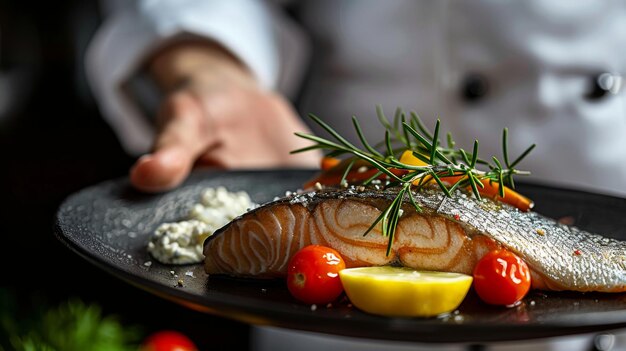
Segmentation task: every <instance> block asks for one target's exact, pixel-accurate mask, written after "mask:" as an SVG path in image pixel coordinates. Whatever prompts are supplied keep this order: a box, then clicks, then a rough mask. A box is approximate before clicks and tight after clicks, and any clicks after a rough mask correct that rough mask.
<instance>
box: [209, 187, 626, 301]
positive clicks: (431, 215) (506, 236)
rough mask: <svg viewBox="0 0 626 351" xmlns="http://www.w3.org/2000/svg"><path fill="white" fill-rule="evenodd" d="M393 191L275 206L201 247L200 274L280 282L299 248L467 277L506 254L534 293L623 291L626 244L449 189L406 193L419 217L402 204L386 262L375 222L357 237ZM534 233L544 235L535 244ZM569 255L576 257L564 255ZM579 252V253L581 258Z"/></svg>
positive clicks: (296, 199)
mask: <svg viewBox="0 0 626 351" xmlns="http://www.w3.org/2000/svg"><path fill="white" fill-rule="evenodd" d="M396 195H397V189H393V188H392V189H385V190H377V189H375V188H371V187H368V188H366V189H365V190H364V191H356V188H355V187H349V188H347V189H326V190H321V191H311V192H306V193H300V194H293V195H292V196H289V197H285V198H282V199H278V200H275V201H273V202H270V203H268V204H266V205H264V206H261V207H259V208H256V209H254V210H252V211H250V212H248V213H246V214H244V215H242V216H240V217H238V218H237V219H235V220H234V221H232V222H231V223H229V224H228V225H226V226H225V227H223V228H221V229H220V230H218V231H217V232H216V233H215V234H214V235H213V236H211V237H210V238H208V239H207V241H206V242H205V247H204V255H205V256H206V259H205V270H206V272H207V273H209V274H228V275H233V276H240V277H255V278H274V277H284V276H285V274H286V269H287V262H288V261H289V259H290V258H291V256H292V255H293V254H294V253H295V252H296V251H298V250H299V249H300V248H302V247H304V246H306V245H309V244H319V245H325V246H329V247H332V248H334V249H335V250H337V251H338V252H339V253H340V254H341V255H342V256H343V258H344V260H345V262H346V266H347V267H359V266H379V265H390V264H392V265H402V266H406V267H411V268H414V269H419V270H437V271H448V272H459V273H465V274H472V271H473V268H474V266H475V264H476V262H477V261H478V260H479V259H480V258H481V257H482V256H483V255H484V254H485V253H487V252H488V251H491V250H493V249H497V248H506V249H507V250H510V251H512V252H514V253H515V254H517V255H519V256H520V257H521V258H522V259H523V260H524V261H526V263H527V264H528V266H529V268H530V270H531V274H532V286H533V288H536V289H546V290H572V291H601V292H622V291H626V242H622V241H618V240H615V239H611V238H605V237H602V236H600V235H597V234H591V233H588V232H586V231H583V230H580V229H577V228H575V227H570V226H566V225H563V224H559V223H558V222H556V221H555V220H552V219H549V218H546V217H544V216H542V215H540V214H538V213H535V212H532V211H531V212H522V211H520V210H518V209H517V208H514V207H512V206H509V205H508V204H504V203H501V202H498V201H493V200H491V199H487V198H483V199H481V200H478V199H476V198H475V197H473V196H471V194H469V193H467V192H465V191H464V190H456V191H455V192H454V194H453V196H452V197H447V196H446V195H445V194H444V193H443V192H442V191H440V190H439V189H434V188H432V189H430V188H429V189H422V190H421V191H420V192H417V193H414V194H413V197H414V199H415V201H416V202H417V203H418V204H419V206H420V207H421V208H422V211H421V212H417V211H416V210H415V207H414V206H412V205H411V204H409V203H408V201H406V202H405V203H404V204H403V205H402V214H401V215H400V217H399V222H398V224H397V231H396V233H395V239H394V241H393V243H392V247H391V251H390V253H389V255H387V254H386V251H387V241H388V238H386V237H383V236H382V235H381V225H380V223H379V224H378V225H377V226H376V227H375V228H374V229H373V230H372V231H371V232H370V233H369V234H367V235H366V236H363V233H364V232H366V230H367V228H369V226H370V225H371V223H373V222H374V221H375V220H376V218H378V216H379V215H380V213H381V211H382V210H384V209H386V208H387V207H388V206H389V204H390V203H391V201H393V199H394V198H395V196H396ZM537 228H542V229H543V230H544V235H537ZM572 253H574V254H572ZM582 253H584V254H582Z"/></svg>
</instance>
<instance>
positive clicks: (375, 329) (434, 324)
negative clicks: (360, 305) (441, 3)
mask: <svg viewBox="0 0 626 351" xmlns="http://www.w3.org/2000/svg"><path fill="white" fill-rule="evenodd" d="M311 175H312V172H311V171H241V172H207V171H204V172H196V173H194V174H193V175H192V177H191V178H190V179H189V180H188V181H187V182H186V183H185V184H184V186H182V187H180V188H179V189H177V190H175V191H172V192H169V193H166V194H160V195H145V194H140V193H138V192H136V191H134V190H133V189H131V188H130V186H129V183H128V181H127V180H126V179H118V180H113V181H109V182H105V183H102V184H99V185H96V186H94V187H91V188H87V189H85V190H83V191H80V192H78V193H76V194H74V195H72V196H70V197H69V198H68V199H67V200H66V201H65V202H64V203H63V204H62V205H61V207H60V209H59V212H58V214H57V224H56V232H57V235H58V238H59V239H60V240H61V241H62V242H63V243H65V244H66V245H67V246H68V247H70V248H71V249H72V250H73V251H75V252H76V253H78V254H79V255H81V256H82V257H84V258H85V259H87V260H88V261H90V262H92V263H94V264H95V265H97V266H98V267H100V268H102V269H104V270H106V271H108V272H110V273H112V274H114V275H115V276H117V277H119V278H121V279H124V280H125V281H127V282H129V283H131V284H133V285H135V286H138V287H140V288H142V289H146V290H148V291H150V292H152V293H154V294H157V295H159V296H162V297H164V298H167V299H171V300H174V301H176V302H179V303H181V304H184V305H185V306H188V307H191V308H194V309H198V310H201V311H206V312H209V313H213V314H216V315H220V316H224V317H227V318H232V319H235V320H238V321H243V322H246V323H251V324H258V325H272V326H279V327H284V328H292V329H299V330H308V331H315V332H322V333H331V334H338V335H347V336H357V337H366V338H380V339H394V340H414V341H423V342H471V341H481V342H487V341H502V340H515V339H528V338H539V337H548V336H557V335H565V334H574V333H583V332H590V331H599V330H605V329H614V328H618V327H623V326H626V294H580V293H541V292H531V293H530V294H529V295H528V296H527V297H526V298H525V299H524V301H523V303H522V304H521V305H519V306H518V307H515V308H509V309H506V308H496V307H490V306H487V305H485V304H482V303H480V302H479V301H478V299H477V298H476V296H475V295H474V294H473V293H472V292H470V295H469V296H468V298H466V300H465V301H464V302H463V304H462V305H461V307H460V308H459V310H458V311H457V312H456V313H454V314H451V315H448V316H444V317H440V318H431V319H419V318H384V317H378V316H373V315H369V314H366V313H364V312H361V311H359V310H357V309H355V308H352V307H351V306H349V305H348V302H347V301H345V299H344V300H343V301H340V302H338V303H335V304H334V305H333V306H331V307H327V306H318V307H317V309H315V310H313V309H312V308H311V306H308V305H303V304H300V303H297V302H296V301H295V300H293V298H292V297H291V296H290V295H289V292H288V291H287V289H286V288H285V287H284V283H282V282H277V281H271V282H267V281H266V282H258V281H240V280H239V281H238V280H233V279H225V278H220V277H216V276H211V277H210V278H209V277H208V276H207V275H206V274H205V273H204V271H203V270H202V266H201V265H200V264H197V265H188V266H167V265H162V264H159V263H158V262H156V261H154V260H152V259H151V257H150V256H149V254H148V253H147V251H146V244H147V242H148V237H149V236H150V235H151V233H152V232H153V231H154V229H155V228H156V227H157V226H158V225H159V224H160V223H162V222H166V221H176V220H179V219H182V217H183V216H184V214H185V213H186V211H187V209H188V207H189V206H190V204H192V203H194V202H196V201H198V199H199V195H200V191H201V189H202V188H204V187H216V186H225V187H226V188H228V189H229V190H231V191H235V190H245V191H247V192H249V193H250V195H251V197H252V198H253V200H254V201H257V202H264V201H269V200H271V199H272V198H274V197H275V196H280V195H283V194H284V193H285V191H286V190H296V189H297V188H298V187H299V186H300V184H302V183H303V182H304V180H306V179H308V178H309V177H310V176H311ZM519 189H520V190H521V191H522V192H523V193H525V194H527V195H528V196H530V197H531V198H533V199H534V200H535V202H536V204H537V207H536V210H537V211H538V212H540V213H543V214H545V215H547V216H550V217H553V218H561V217H569V219H570V220H574V221H575V223H576V225H577V226H579V227H582V228H584V229H587V230H590V231H593V232H598V233H604V234H605V235H609V236H613V237H616V238H622V239H624V238H626V215H625V214H626V199H620V198H614V197H608V196H602V195H596V194H590V193H584V192H578V191H571V190H565V189H557V188H551V187H545V186H538V185H529V184H521V185H519ZM148 261H150V262H152V264H151V265H150V266H147V265H145V263H146V262H148ZM171 271H174V272H175V274H176V275H177V276H178V277H174V276H173V275H172V274H171ZM187 272H192V273H193V277H191V276H187V275H186V273H187ZM179 279H183V280H184V286H183V287H178V286H177V281H178V280H179Z"/></svg>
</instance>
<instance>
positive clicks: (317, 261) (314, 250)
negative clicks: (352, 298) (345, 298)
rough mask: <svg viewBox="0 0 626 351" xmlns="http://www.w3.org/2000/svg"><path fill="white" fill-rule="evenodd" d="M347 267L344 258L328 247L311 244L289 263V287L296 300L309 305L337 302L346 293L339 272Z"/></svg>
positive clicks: (297, 253)
mask: <svg viewBox="0 0 626 351" xmlns="http://www.w3.org/2000/svg"><path fill="white" fill-rule="evenodd" d="M344 268H346V264H345V263H344V261H343V258H341V255H340V254H339V253H338V252H337V251H335V250H333V249H331V248H328V247H325V246H320V245H309V246H306V247H304V248H302V249H300V251H298V252H296V254H295V255H293V257H292V258H291V260H290V261H289V266H288V268H287V287H288V288H289V292H291V295H293V297H295V298H296V299H298V300H300V301H302V302H305V303H310V304H325V303H328V302H331V301H334V300H335V299H337V297H339V295H341V293H342V292H343V286H342V285H341V280H340V279H339V271H341V270H342V269H344Z"/></svg>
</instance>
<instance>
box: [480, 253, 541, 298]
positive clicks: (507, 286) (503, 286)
mask: <svg viewBox="0 0 626 351" xmlns="http://www.w3.org/2000/svg"><path fill="white" fill-rule="evenodd" d="M474 289H475V290H476V293H478V296H479V297H480V298H481V299H482V300H483V301H485V302H486V303H488V304H492V305H504V306H509V305H513V304H515V303H517V302H518V301H520V300H521V299H522V298H524V296H526V293H528V290H529V289H530V271H529V270H528V266H527V265H526V262H524V261H522V259H521V258H519V257H518V256H517V255H515V254H513V253H512V252H509V251H506V250H494V251H491V252H489V253H488V254H486V255H485V256H484V257H483V258H481V259H480V261H478V264H477V265H476V267H475V268H474Z"/></svg>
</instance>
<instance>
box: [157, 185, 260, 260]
mask: <svg viewBox="0 0 626 351" xmlns="http://www.w3.org/2000/svg"><path fill="white" fill-rule="evenodd" d="M257 206H258V205H257V204H255V203H253V202H252V201H251V200H250V196H249V195H248V194H247V193H246V192H244V191H239V192H229V191H228V190H226V188H224V187H218V188H206V189H204V190H203V191H202V194H201V196H200V202H199V203H196V204H194V205H193V206H192V208H191V210H190V212H189V215H188V216H187V218H186V219H185V220H182V221H179V222H174V223H163V224H161V225H160V226H159V227H158V228H157V229H156V231H155V232H154V234H153V235H152V237H151V238H150V242H149V243H148V252H150V254H151V255H152V257H154V258H155V259H156V260H158V261H159V262H161V263H165V264H192V263H199V262H202V260H204V255H203V254H202V249H203V247H202V245H203V243H204V240H205V239H206V238H207V237H209V236H210V235H212V234H213V233H214V232H215V231H216V230H217V229H219V228H221V227H222V226H224V225H225V224H226V223H228V222H230V221H231V220H233V219H234V218H236V217H237V216H240V215H242V214H243V213H245V212H247V211H248V210H250V209H252V208H254V207H257Z"/></svg>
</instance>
